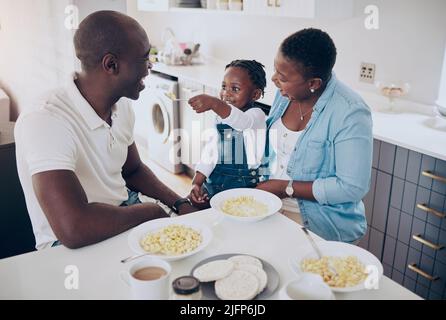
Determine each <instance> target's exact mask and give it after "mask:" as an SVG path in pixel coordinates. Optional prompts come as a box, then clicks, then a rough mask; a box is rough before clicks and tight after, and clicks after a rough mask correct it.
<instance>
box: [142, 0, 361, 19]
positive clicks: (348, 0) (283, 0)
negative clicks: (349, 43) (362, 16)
mask: <svg viewBox="0 0 446 320" xmlns="http://www.w3.org/2000/svg"><path fill="white" fill-rule="evenodd" d="M138 10H139V11H165V12H167V11H172V12H198V13H201V14H202V13H222V14H232V15H262V16H275V17H294V18H307V19H314V18H349V17H352V16H353V0H244V1H243V10H241V11H237V10H215V9H205V8H182V7H178V6H177V5H176V2H175V1H173V0H138Z"/></svg>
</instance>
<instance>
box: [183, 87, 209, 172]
mask: <svg viewBox="0 0 446 320" xmlns="http://www.w3.org/2000/svg"><path fill="white" fill-rule="evenodd" d="M178 83H179V92H180V99H190V98H192V97H194V96H196V95H198V94H202V93H203V92H204V86H203V85H202V84H199V83H196V82H192V81H189V80H183V79H179V80H178ZM179 107H180V110H179V111H180V128H181V162H182V163H183V164H184V165H186V166H188V167H189V168H191V169H194V168H195V165H196V164H197V162H198V161H199V160H200V156H201V144H202V138H201V134H202V130H203V128H204V114H197V113H196V112H195V111H194V110H193V109H192V108H191V106H190V105H189V104H188V103H187V101H181V102H180V104H179Z"/></svg>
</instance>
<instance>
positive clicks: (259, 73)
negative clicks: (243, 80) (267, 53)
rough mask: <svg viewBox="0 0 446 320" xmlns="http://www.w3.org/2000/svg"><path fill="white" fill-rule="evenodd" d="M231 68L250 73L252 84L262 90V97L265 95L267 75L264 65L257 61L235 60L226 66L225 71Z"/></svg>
mask: <svg viewBox="0 0 446 320" xmlns="http://www.w3.org/2000/svg"><path fill="white" fill-rule="evenodd" d="M231 67H234V68H242V69H245V70H246V71H248V75H249V78H250V79H251V81H252V83H253V84H254V85H255V86H256V87H257V88H258V89H260V90H262V96H263V95H264V94H265V87H266V73H265V69H264V68H265V66H264V65H263V64H261V63H260V62H257V61H255V60H234V61H232V62H231V63H230V64H228V65H227V66H226V68H225V70H226V69H228V68H231Z"/></svg>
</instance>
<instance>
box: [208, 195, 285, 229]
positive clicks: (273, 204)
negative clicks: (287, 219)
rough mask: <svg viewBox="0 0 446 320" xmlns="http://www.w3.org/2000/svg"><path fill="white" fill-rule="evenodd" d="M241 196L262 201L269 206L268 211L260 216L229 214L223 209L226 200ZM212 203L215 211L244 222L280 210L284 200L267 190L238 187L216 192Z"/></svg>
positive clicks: (252, 220) (260, 218) (263, 217)
mask: <svg viewBox="0 0 446 320" xmlns="http://www.w3.org/2000/svg"><path fill="white" fill-rule="evenodd" d="M241 196H246V197H254V199H255V200H256V201H258V202H261V203H263V204H265V205H267V206H268V212H267V213H266V214H264V215H260V216H251V217H239V216H233V215H230V214H227V213H225V212H224V211H223V210H222V207H223V204H224V202H225V201H226V200H229V199H233V198H237V197H241ZM210 205H211V207H212V209H214V210H215V211H217V212H218V213H220V214H222V215H223V216H224V217H227V218H229V219H233V220H237V221H242V222H254V221H260V220H263V219H265V218H268V217H270V216H272V215H273V214H275V213H277V212H278V211H279V210H280V208H282V200H280V199H279V198H278V197H277V196H276V195H274V194H272V193H270V192H267V191H263V190H258V189H249V188H238V189H230V190H226V191H223V192H220V193H218V194H216V195H215V196H213V197H212V199H211V201H210Z"/></svg>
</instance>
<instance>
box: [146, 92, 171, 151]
mask: <svg viewBox="0 0 446 320" xmlns="http://www.w3.org/2000/svg"><path fill="white" fill-rule="evenodd" d="M156 96H157V99H155V100H154V101H153V102H152V106H151V108H150V109H151V110H152V111H151V113H152V116H151V119H152V123H151V125H150V129H151V130H150V131H151V135H150V136H149V145H150V144H151V140H152V139H153V141H156V143H161V144H166V143H167V142H168V139H169V135H170V132H171V130H172V128H171V127H170V123H171V121H170V115H169V111H168V109H167V107H166V103H169V102H167V101H166V100H165V99H164V98H163V97H162V96H161V94H160V93H158V92H157V94H156Z"/></svg>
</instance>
